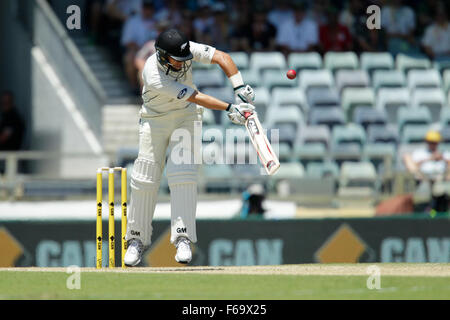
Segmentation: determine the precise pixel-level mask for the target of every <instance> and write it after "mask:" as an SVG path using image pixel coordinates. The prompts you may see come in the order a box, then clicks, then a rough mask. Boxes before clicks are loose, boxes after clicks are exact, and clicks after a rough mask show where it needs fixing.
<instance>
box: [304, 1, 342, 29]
mask: <svg viewBox="0 0 450 320" xmlns="http://www.w3.org/2000/svg"><path fill="white" fill-rule="evenodd" d="M329 7H331V4H330V1H329V0H314V1H312V2H311V7H310V10H309V11H308V18H310V19H312V20H314V21H315V22H316V23H317V25H319V26H320V25H323V24H326V23H327V22H328V15H327V9H328V8H329ZM336 14H338V12H336Z"/></svg>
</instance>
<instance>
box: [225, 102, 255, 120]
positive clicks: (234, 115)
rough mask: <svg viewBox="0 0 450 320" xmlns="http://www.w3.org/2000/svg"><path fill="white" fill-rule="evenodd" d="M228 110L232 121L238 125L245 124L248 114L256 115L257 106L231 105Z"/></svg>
mask: <svg viewBox="0 0 450 320" xmlns="http://www.w3.org/2000/svg"><path fill="white" fill-rule="evenodd" d="M227 110H228V118H229V119H230V121H231V122H233V123H234V124H238V125H244V124H245V120H246V119H247V117H246V113H250V114H254V113H256V111H255V106H254V105H252V104H249V103H240V104H230V106H229V107H228V109H227ZM247 116H248V115H247Z"/></svg>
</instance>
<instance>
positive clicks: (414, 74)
mask: <svg viewBox="0 0 450 320" xmlns="http://www.w3.org/2000/svg"><path fill="white" fill-rule="evenodd" d="M407 81H408V88H409V90H414V89H417V88H440V87H441V86H442V80H441V75H440V74H439V72H438V71H437V70H434V69H428V70H411V71H410V72H408V75H407Z"/></svg>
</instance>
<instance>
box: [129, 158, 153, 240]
mask: <svg viewBox="0 0 450 320" xmlns="http://www.w3.org/2000/svg"><path fill="white" fill-rule="evenodd" d="M160 181H161V166H160V165H159V164H157V163H155V162H152V161H149V160H147V159H143V158H138V159H136V161H135V162H134V166H133V173H132V175H131V184H130V186H131V198H130V207H129V210H128V217H127V235H126V237H125V239H126V240H130V239H132V238H137V239H139V240H141V241H142V244H143V245H144V246H149V245H150V243H151V236H152V231H153V228H152V220H153V214H154V211H155V206H156V200H157V196H158V189H159V184H160Z"/></svg>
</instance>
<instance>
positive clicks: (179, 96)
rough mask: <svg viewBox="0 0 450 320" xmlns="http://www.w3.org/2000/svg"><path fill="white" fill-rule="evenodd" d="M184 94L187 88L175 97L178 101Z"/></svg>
mask: <svg viewBox="0 0 450 320" xmlns="http://www.w3.org/2000/svg"><path fill="white" fill-rule="evenodd" d="M186 92H187V88H184V89H183V90H181V91H180V93H179V94H178V95H177V98H178V99H182V98H183V97H184V96H185V95H186Z"/></svg>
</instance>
